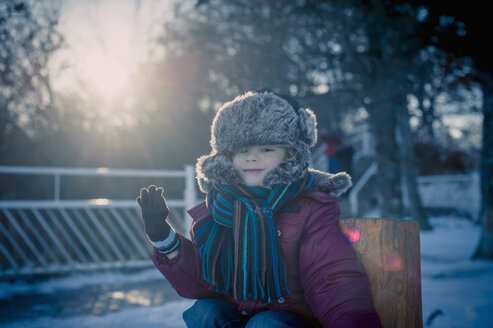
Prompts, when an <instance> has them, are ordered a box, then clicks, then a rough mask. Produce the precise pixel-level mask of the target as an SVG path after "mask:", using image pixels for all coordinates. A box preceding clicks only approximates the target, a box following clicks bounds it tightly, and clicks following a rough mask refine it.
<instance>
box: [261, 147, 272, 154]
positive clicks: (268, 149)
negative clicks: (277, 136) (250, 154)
mask: <svg viewBox="0 0 493 328" xmlns="http://www.w3.org/2000/svg"><path fill="white" fill-rule="evenodd" d="M262 151H263V152H265V153H267V152H270V151H274V149H272V148H262Z"/></svg>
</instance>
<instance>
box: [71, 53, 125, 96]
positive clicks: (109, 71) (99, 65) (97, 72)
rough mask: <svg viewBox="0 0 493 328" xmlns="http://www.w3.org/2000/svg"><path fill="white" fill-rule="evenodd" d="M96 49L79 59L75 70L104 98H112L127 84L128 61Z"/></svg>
mask: <svg viewBox="0 0 493 328" xmlns="http://www.w3.org/2000/svg"><path fill="white" fill-rule="evenodd" d="M97 50H98V49H95V51H93V52H91V53H88V55H87V56H86V57H85V58H82V59H81V61H80V62H79V63H78V65H77V66H78V67H77V71H78V74H79V76H80V78H81V79H82V80H84V81H87V83H88V84H89V86H90V87H92V89H94V90H96V91H97V92H98V93H100V94H101V95H102V96H103V97H104V98H106V99H113V98H115V97H117V96H118V95H119V93H120V92H121V91H122V90H123V88H124V87H125V86H126V85H127V84H128V82H129V75H130V67H129V64H128V63H127V64H124V63H122V61H119V60H118V57H115V56H112V55H108V54H105V53H104V52H103V51H97Z"/></svg>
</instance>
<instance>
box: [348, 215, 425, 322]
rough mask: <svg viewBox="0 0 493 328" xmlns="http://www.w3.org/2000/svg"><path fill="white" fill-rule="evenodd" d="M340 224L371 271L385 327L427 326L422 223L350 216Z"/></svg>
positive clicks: (378, 310) (374, 299)
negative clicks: (424, 319) (424, 302)
mask: <svg viewBox="0 0 493 328" xmlns="http://www.w3.org/2000/svg"><path fill="white" fill-rule="evenodd" d="M339 227H340V228H341V231H342V232H343V233H344V234H345V235H346V237H347V239H348V240H349V242H350V243H351V245H352V247H353V249H354V251H355V252H356V255H357V257H358V259H359V260H360V262H361V264H362V265H363V266H364V268H365V270H366V273H367V274H368V278H369V279H370V288H371V292H372V296H373V302H374V304H375V308H376V310H377V313H378V315H379V316H380V320H381V322H382V325H383V327H385V328H387V327H388V328H390V327H399V328H400V327H409V328H411V327H412V328H416V327H418V328H420V327H423V318H422V304H421V262H420V247H419V224H418V222H417V221H412V220H388V219H378V218H375V219H373V218H349V219H341V220H339Z"/></svg>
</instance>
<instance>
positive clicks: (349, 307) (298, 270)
mask: <svg viewBox="0 0 493 328" xmlns="http://www.w3.org/2000/svg"><path fill="white" fill-rule="evenodd" d="M338 201H339V199H338V198H337V197H335V196H332V195H329V194H327V193H324V192H312V193H310V194H308V195H306V196H304V197H302V198H299V199H297V200H295V201H293V202H291V203H290V204H289V205H287V206H285V207H284V208H283V209H281V210H280V211H279V213H277V214H276V215H275V217H274V221H275V225H276V229H277V230H278V231H277V233H278V236H279V237H278V239H279V243H280V246H281V248H282V250H283V251H284V256H285V259H286V264H287V283H288V287H289V289H290V291H291V294H290V295H287V296H286V297H285V298H284V299H279V300H276V301H274V302H273V303H270V304H267V303H262V302H261V301H252V300H248V301H244V300H235V299H233V298H232V297H229V296H224V295H220V294H217V293H215V292H214V291H213V289H212V287H211V286H210V285H209V284H208V283H207V282H205V281H204V280H203V278H202V270H201V265H200V257H199V254H198V250H197V247H196V245H195V244H194V243H193V242H191V241H190V240H188V239H186V238H184V237H183V236H181V235H179V238H180V251H179V255H178V256H177V257H175V258H173V259H171V260H168V258H167V257H166V256H164V255H162V254H160V253H159V252H158V251H157V249H154V251H153V256H152V260H153V262H154V264H155V266H156V267H157V268H158V269H159V271H161V273H162V274H163V275H164V276H165V277H166V279H167V280H168V281H169V282H170V283H171V285H172V286H173V288H174V289H175V290H176V291H177V293H178V294H179V295H181V296H182V297H186V298H192V299H200V298H210V297H222V298H225V299H226V300H228V301H229V302H231V303H233V304H235V305H237V306H238V315H239V316H244V317H245V318H249V317H251V316H253V315H254V314H256V313H258V312H261V311H265V310H282V311H288V312H291V313H295V314H298V315H302V316H304V317H306V318H308V319H309V320H310V321H311V322H312V323H314V325H321V326H323V327H327V328H329V327H330V328H336V327H344V328H347V327H381V323H380V319H379V317H378V315H377V313H376V311H375V308H374V306H373V301H372V297H371V294H370V288H369V281H368V276H367V275H366V272H365V270H364V268H363V266H362V265H361V264H360V263H359V262H358V260H357V258H356V255H355V253H354V251H353V250H352V248H351V245H350V244H349V242H348V241H347V239H346V237H345V236H344V235H343V234H342V233H341V231H340V229H339V225H338V217H339V213H340V209H339V205H338ZM188 213H189V214H190V216H191V217H192V218H193V220H194V222H195V221H197V220H199V219H201V218H203V217H205V216H207V215H209V212H208V210H207V207H206V205H205V202H202V203H200V204H199V205H197V206H195V207H193V208H192V209H190V210H188Z"/></svg>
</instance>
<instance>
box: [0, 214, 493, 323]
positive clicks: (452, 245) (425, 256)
mask: <svg viewBox="0 0 493 328" xmlns="http://www.w3.org/2000/svg"><path fill="white" fill-rule="evenodd" d="M431 223H432V225H433V226H434V230H433V231H431V232H422V233H421V253H422V260H421V270H422V295H423V322H424V326H425V327H493V314H491V312H492V310H493V306H492V305H493V261H471V260H470V257H471V255H472V253H473V252H474V250H475V247H476V246H477V243H478V241H479V236H480V227H478V226H476V225H474V224H472V223H471V222H470V221H469V220H466V219H462V218H459V217H454V216H443V217H434V218H432V219H431ZM158 277H160V274H159V272H157V270H155V269H148V270H143V271H139V273H134V274H123V273H101V274H91V275H89V274H85V275H84V274H74V275H72V276H69V277H64V278H56V279H51V280H47V281H44V282H40V283H36V284H27V283H25V282H22V281H17V282H15V283H3V284H0V300H1V299H3V300H8V299H9V298H11V297H12V296H13V295H16V294H29V293H57V292H60V291H66V290H70V289H73V290H77V289H79V288H82V287H84V286H88V285H91V284H101V283H105V282H108V283H109V282H115V281H118V282H119V283H125V282H136V281H148V280H150V279H151V280H152V279H158ZM115 297H126V296H125V295H120V294H118V295H115ZM136 304H138V305H139V306H136V307H133V308H127V309H123V310H121V311H117V312H113V313H109V314H106V315H101V316H96V315H83V316H75V317H70V318H52V317H39V318H35V319H32V320H29V321H18V322H13V323H9V324H7V325H5V326H4V327H5V328H14V327H19V328H20V327H22V328H34V327H36V328H40V327H50V328H55V327H120V328H125V327H129V328H130V327H138V326H139V325H142V326H145V327H146V328H153V327H168V328H172V327H173V328H174V327H184V323H183V321H182V319H181V314H182V313H183V311H184V310H185V309H187V308H188V307H189V306H191V304H192V301H190V300H181V301H174V302H168V303H165V304H163V305H160V306H146V302H145V300H142V299H140V300H136ZM432 313H435V315H434V319H433V320H431V321H430V320H428V319H429V317H430V315H431V314H432ZM429 321H430V322H429ZM427 322H428V325H427Z"/></svg>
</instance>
